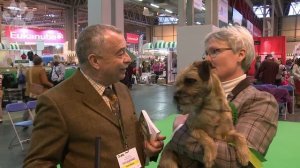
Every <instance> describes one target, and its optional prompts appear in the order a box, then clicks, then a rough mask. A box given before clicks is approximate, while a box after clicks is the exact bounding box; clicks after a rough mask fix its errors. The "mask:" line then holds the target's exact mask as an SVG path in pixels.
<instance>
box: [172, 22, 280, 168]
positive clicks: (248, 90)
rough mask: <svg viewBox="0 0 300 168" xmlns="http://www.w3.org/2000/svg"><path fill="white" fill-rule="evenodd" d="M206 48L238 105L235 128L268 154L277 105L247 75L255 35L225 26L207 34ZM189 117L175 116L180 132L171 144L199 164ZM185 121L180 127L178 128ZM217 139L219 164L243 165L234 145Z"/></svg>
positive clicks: (198, 148) (198, 149) (229, 96)
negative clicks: (189, 131)
mask: <svg viewBox="0 0 300 168" xmlns="http://www.w3.org/2000/svg"><path fill="white" fill-rule="evenodd" d="M205 49H206V56H207V59H208V60H210V61H211V63H212V65H213V67H214V70H215V72H216V74H217V75H218V77H219V78H220V80H221V82H222V86H223V88H224V91H225V94H226V96H227V99H228V101H230V102H231V103H232V104H233V106H234V107H235V108H236V112H237V121H236V124H235V128H236V130H237V131H238V132H240V133H242V134H244V135H245V137H246V139H247V142H248V146H249V147H250V148H253V149H254V150H255V151H257V152H258V153H260V154H262V155H265V154H266V152H267V149H268V147H269V145H270V144H271V142H272V139H273V137H274V136H275V134H276V130H277V119H278V105H277V102H276V100H275V99H274V97H273V96H272V95H271V94H269V93H267V92H261V91H258V90H256V89H255V88H254V87H253V86H251V84H250V82H249V81H248V79H247V77H246V74H245V72H247V70H248V69H249V67H250V65H251V62H252V60H253V59H254V54H255V52H254V43H253V38H252V35H251V34H250V33H249V32H248V30H247V29H245V28H243V27H241V26H231V27H224V28H221V29H219V30H217V31H215V32H212V33H210V34H208V35H207V37H206V39H205ZM186 117H187V116H182V115H181V116H179V117H177V118H176V120H175V122H174V127H175V129H177V131H176V132H175V134H174V137H173V139H172V141H171V142H172V143H171V144H172V147H173V149H175V150H176V152H178V153H180V154H185V155H187V156H188V157H189V158H191V159H193V160H197V161H198V162H196V163H195V165H196V164H199V162H202V160H203V150H202V147H201V145H200V144H197V141H196V140H195V139H194V138H193V137H191V136H189V134H188V133H187V127H186V125H184V121H185V120H186ZM182 124H183V126H182V127H181V128H178V127H177V126H179V125H182ZM215 142H216V144H217V146H218V147H217V148H218V149H217V152H218V154H217V158H216V160H215V166H216V167H222V168H223V167H231V168H232V167H241V165H240V164H239V162H238V161H237V157H236V152H235V149H234V147H233V146H232V145H228V143H227V142H225V141H223V140H215ZM229 153H230V154H229ZM200 164H201V163H200ZM191 167H192V166H191ZM200 167H201V166H200Z"/></svg>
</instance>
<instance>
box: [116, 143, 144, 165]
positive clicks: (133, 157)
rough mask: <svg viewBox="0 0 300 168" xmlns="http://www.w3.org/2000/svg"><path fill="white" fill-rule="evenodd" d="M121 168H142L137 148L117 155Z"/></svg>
mask: <svg viewBox="0 0 300 168" xmlns="http://www.w3.org/2000/svg"><path fill="white" fill-rule="evenodd" d="M117 159H118V162H119V166H120V168H141V167H142V165H141V162H140V159H139V156H138V154H137V151H136V148H131V149H129V150H127V151H125V152H122V153H120V154H118V155H117Z"/></svg>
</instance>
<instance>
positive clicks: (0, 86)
mask: <svg viewBox="0 0 300 168" xmlns="http://www.w3.org/2000/svg"><path fill="white" fill-rule="evenodd" d="M2 79H3V75H2V74H0V123H2V122H3V110H2V99H3V90H2Z"/></svg>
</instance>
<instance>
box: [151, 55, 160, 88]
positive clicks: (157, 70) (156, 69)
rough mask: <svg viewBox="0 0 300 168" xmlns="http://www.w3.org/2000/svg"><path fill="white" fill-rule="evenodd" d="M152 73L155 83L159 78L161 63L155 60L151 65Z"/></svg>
mask: <svg viewBox="0 0 300 168" xmlns="http://www.w3.org/2000/svg"><path fill="white" fill-rule="evenodd" d="M152 71H153V72H154V73H155V83H157V80H158V78H159V75H161V63H160V61H157V60H155V61H154V63H153V65H152Z"/></svg>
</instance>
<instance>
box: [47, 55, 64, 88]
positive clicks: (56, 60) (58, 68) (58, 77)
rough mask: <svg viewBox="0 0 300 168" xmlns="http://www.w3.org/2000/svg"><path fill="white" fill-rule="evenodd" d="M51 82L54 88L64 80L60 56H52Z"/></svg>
mask: <svg viewBox="0 0 300 168" xmlns="http://www.w3.org/2000/svg"><path fill="white" fill-rule="evenodd" d="M50 74H51V82H52V83H53V84H54V86H56V85H58V84H59V83H60V82H62V81H63V80H64V77H65V66H64V65H63V64H62V63H61V62H60V56H59V55H54V56H53V66H52V68H51V72H50Z"/></svg>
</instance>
